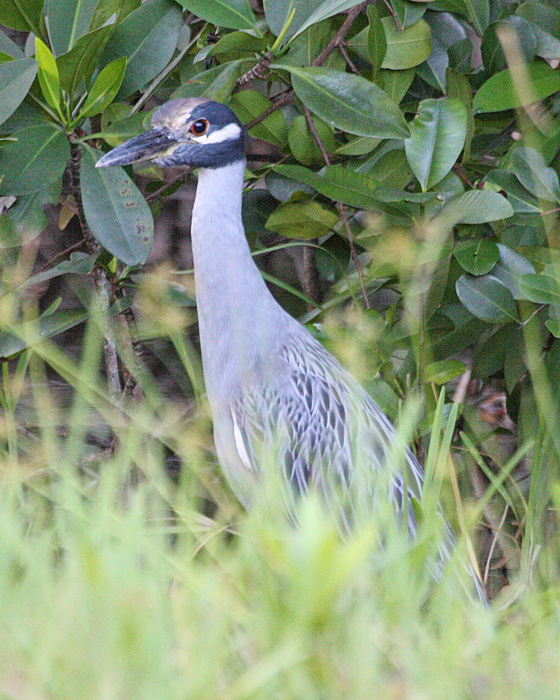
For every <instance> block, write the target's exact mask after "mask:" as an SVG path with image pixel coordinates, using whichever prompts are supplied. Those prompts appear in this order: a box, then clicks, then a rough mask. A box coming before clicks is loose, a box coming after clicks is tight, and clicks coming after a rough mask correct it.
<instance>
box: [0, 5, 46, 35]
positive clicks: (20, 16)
mask: <svg viewBox="0 0 560 700" xmlns="http://www.w3.org/2000/svg"><path fill="white" fill-rule="evenodd" d="M43 1H44V0H2V2H0V24H3V25H5V26H6V27H11V28H12V29H19V30H20V31H21V32H33V34H35V36H42V34H41V30H40V26H41V15H42V12H43Z"/></svg>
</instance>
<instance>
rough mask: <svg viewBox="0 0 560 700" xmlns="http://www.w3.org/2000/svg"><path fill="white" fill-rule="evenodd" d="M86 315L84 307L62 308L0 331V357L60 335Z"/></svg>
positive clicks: (84, 318)
mask: <svg viewBox="0 0 560 700" xmlns="http://www.w3.org/2000/svg"><path fill="white" fill-rule="evenodd" d="M87 316H88V312H87V311H86V310H85V309H62V310H60V311H54V312H53V313H49V314H45V315H43V316H42V317H41V318H38V319H37V320H36V321H26V322H25V323H22V324H20V325H18V326H16V327H15V328H13V329H12V330H11V331H5V332H4V333H0V357H10V356H11V355H15V354H17V353H18V352H21V351H22V350H25V349H26V348H29V347H33V346H34V345H37V343H40V342H41V341H43V340H46V339H47V338H53V337H55V336H57V335H60V333H63V332H64V331H67V330H69V329H70V328H74V327H75V326H77V325H78V324H80V323H82V322H83V321H85V320H86V318H87Z"/></svg>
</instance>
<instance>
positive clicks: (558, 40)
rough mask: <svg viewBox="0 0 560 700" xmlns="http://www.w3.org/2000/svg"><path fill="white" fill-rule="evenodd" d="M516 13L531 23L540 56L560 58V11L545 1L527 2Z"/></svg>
mask: <svg viewBox="0 0 560 700" xmlns="http://www.w3.org/2000/svg"><path fill="white" fill-rule="evenodd" d="M516 14H517V15H519V16H520V18H521V17H522V18H524V19H525V20H528V22H530V23H531V27H532V30H533V32H534V33H535V37H536V49H535V50H536V52H537V55H538V56H541V57H542V58H548V59H559V58H560V11H559V10H558V9H555V8H554V7H551V6H550V5H546V4H545V3H543V2H534V1H532V2H525V3H523V4H522V5H520V6H519V7H518V8H517V11H516Z"/></svg>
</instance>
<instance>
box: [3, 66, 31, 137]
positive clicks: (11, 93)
mask: <svg viewBox="0 0 560 700" xmlns="http://www.w3.org/2000/svg"><path fill="white" fill-rule="evenodd" d="M37 67H38V65H37V61H35V60H34V59H33V58H18V59H17V60H15V61H8V62H7V63H2V65H0V124H2V123H3V122H5V121H6V119H8V117H11V116H12V114H13V113H14V112H15V111H16V109H17V108H18V107H19V105H20V104H21V103H22V102H23V100H24V98H25V96H26V95H27V93H28V92H29V88H30V87H31V85H32V84H33V81H34V80H35V76H36V75H37Z"/></svg>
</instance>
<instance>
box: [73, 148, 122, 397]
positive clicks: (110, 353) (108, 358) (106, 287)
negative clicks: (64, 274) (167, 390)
mask: <svg viewBox="0 0 560 700" xmlns="http://www.w3.org/2000/svg"><path fill="white" fill-rule="evenodd" d="M81 160H82V150H81V147H80V146H79V145H78V144H77V143H74V142H71V144H70V167H71V173H72V194H73V195H74V199H75V200H76V207H77V215H78V219H79V221H80V226H81V228H82V233H83V234H84V240H85V242H86V245H87V247H88V250H89V251H90V253H100V252H101V250H102V248H101V246H100V245H99V243H98V242H97V241H96V240H95V238H94V237H93V235H92V234H91V231H90V230H89V227H88V225H87V222H86V218H85V215H84V207H83V204H82V193H81V189H80V163H81ZM92 277H93V282H94V284H95V288H96V290H97V294H98V295H99V299H100V302H101V309H102V312H103V315H104V317H105V318H104V328H103V335H104V337H105V341H104V343H103V357H104V359H105V366H106V368H107V381H108V386H109V393H110V395H111V399H112V400H113V403H114V405H115V406H116V407H117V408H118V409H119V410H122V389H121V380H120V376H119V358H118V355H117V345H116V341H115V333H114V331H113V328H112V326H111V324H110V322H109V309H110V307H111V303H112V296H113V294H112V288H111V283H110V282H109V279H108V278H107V273H106V272H105V270H104V269H103V268H102V267H101V266H100V265H97V264H95V265H94V267H93V272H92Z"/></svg>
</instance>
